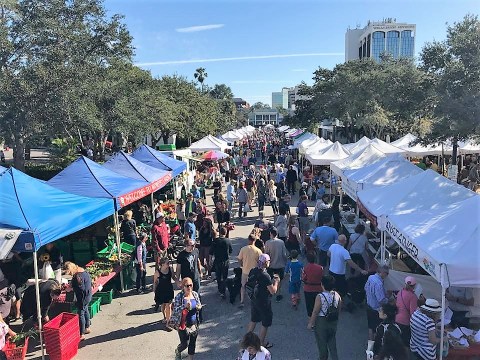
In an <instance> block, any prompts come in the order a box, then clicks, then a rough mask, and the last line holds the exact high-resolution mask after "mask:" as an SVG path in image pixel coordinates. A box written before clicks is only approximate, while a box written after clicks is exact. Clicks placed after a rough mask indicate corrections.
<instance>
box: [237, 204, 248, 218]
mask: <svg viewBox="0 0 480 360" xmlns="http://www.w3.org/2000/svg"><path fill="white" fill-rule="evenodd" d="M244 207H245V203H244V202H240V203H238V217H239V218H241V217H242V213H243V217H247V212H246V211H243V208H244Z"/></svg>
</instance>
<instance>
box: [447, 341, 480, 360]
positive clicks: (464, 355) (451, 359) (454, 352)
mask: <svg viewBox="0 0 480 360" xmlns="http://www.w3.org/2000/svg"><path fill="white" fill-rule="evenodd" d="M473 359H480V344H473V345H470V346H469V347H468V348H466V349H453V348H450V349H448V356H447V360H473Z"/></svg>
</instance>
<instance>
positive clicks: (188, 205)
mask: <svg viewBox="0 0 480 360" xmlns="http://www.w3.org/2000/svg"><path fill="white" fill-rule="evenodd" d="M196 212H197V203H196V201H195V199H194V198H193V194H192V193H188V194H187V201H186V202H185V217H186V218H188V217H189V216H190V213H196Z"/></svg>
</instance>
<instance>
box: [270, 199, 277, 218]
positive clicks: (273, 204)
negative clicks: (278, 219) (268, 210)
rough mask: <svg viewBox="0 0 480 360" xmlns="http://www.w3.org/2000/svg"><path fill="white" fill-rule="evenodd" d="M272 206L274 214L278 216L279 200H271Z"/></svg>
mask: <svg viewBox="0 0 480 360" xmlns="http://www.w3.org/2000/svg"><path fill="white" fill-rule="evenodd" d="M270 205H271V206H272V210H273V214H274V215H277V214H278V206H277V200H270Z"/></svg>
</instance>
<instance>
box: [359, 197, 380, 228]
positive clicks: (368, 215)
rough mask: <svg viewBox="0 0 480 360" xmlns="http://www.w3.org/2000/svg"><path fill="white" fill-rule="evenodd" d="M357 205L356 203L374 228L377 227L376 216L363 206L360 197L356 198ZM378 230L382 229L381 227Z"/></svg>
mask: <svg viewBox="0 0 480 360" xmlns="http://www.w3.org/2000/svg"><path fill="white" fill-rule="evenodd" d="M357 205H358V209H359V210H360V211H361V212H362V213H363V214H364V215H365V216H366V218H367V219H368V220H370V222H371V223H372V224H373V225H375V227H376V228H378V221H377V217H376V216H375V215H373V214H372V213H371V212H370V211H368V210H367V208H366V207H365V205H363V204H362V202H361V201H360V199H358V200H357ZM379 229H380V230H383V229H381V228H379Z"/></svg>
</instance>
